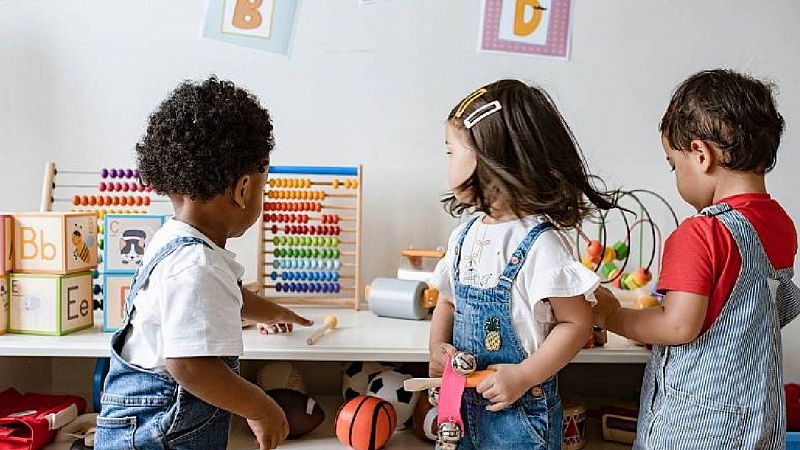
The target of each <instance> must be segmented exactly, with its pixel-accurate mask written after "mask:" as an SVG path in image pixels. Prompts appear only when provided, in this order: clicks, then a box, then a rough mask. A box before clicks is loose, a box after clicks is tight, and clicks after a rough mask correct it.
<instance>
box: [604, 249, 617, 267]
mask: <svg viewBox="0 0 800 450" xmlns="http://www.w3.org/2000/svg"><path fill="white" fill-rule="evenodd" d="M616 259H617V252H615V251H614V249H613V248H611V247H606V250H605V252H604V253H603V264H608V263H613V262H614V260H616Z"/></svg>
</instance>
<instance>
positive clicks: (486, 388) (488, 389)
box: [475, 364, 531, 412]
mask: <svg viewBox="0 0 800 450" xmlns="http://www.w3.org/2000/svg"><path fill="white" fill-rule="evenodd" d="M488 369H493V370H494V371H495V373H494V375H492V376H490V377H488V378H486V379H485V380H483V381H481V382H480V384H478V386H477V387H476V388H475V389H476V390H477V391H478V393H479V394H482V395H483V398H485V399H487V400H489V401H490V402H492V404H491V405H489V406H487V407H486V409H487V410H488V411H494V412H497V411H502V410H504V409H506V408H508V407H509V406H511V405H513V404H514V402H516V401H517V400H518V399H519V398H520V397H522V395H523V394H525V391H527V390H528V389H530V388H531V386H530V383H529V382H528V381H527V380H526V377H525V371H524V370H522V367H520V366H519V364H497V365H493V366H489V367H488Z"/></svg>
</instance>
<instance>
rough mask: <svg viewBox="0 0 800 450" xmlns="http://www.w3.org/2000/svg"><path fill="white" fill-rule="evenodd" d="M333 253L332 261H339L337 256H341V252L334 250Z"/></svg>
mask: <svg viewBox="0 0 800 450" xmlns="http://www.w3.org/2000/svg"><path fill="white" fill-rule="evenodd" d="M333 253H334V257H333V258H334V259H339V256H341V254H342V252H340V251H339V249H338V248H337V249H336V250H334V251H333Z"/></svg>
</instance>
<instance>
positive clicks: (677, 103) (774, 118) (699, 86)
mask: <svg viewBox="0 0 800 450" xmlns="http://www.w3.org/2000/svg"><path fill="white" fill-rule="evenodd" d="M774 90H775V85H774V84H772V83H765V82H762V81H759V80H757V79H755V78H753V77H750V76H748V75H745V74H741V73H738V72H734V71H733V70H728V69H714V70H704V71H702V72H698V73H696V74H694V75H692V76H690V77H689V78H687V79H686V81H684V82H683V83H681V85H680V86H678V88H677V89H676V90H675V93H674V94H673V96H672V99H671V100H670V102H669V106H668V107H667V111H666V112H665V113H664V117H663V118H662V119H661V124H660V125H659V127H658V129H659V131H661V133H662V135H663V136H664V137H665V138H666V139H667V141H668V142H669V145H670V147H672V148H673V149H675V150H679V151H688V150H689V149H690V148H691V143H692V141H693V140H695V139H698V140H702V141H706V142H708V143H710V144H713V145H714V146H716V147H717V148H719V149H720V150H721V151H722V154H723V161H722V166H723V167H726V168H728V169H731V170H736V171H741V172H756V173H766V172H769V171H770V170H772V168H773V167H775V161H776V157H777V152H778V146H779V145H780V142H781V134H783V128H784V121H783V116H781V114H780V113H779V112H778V110H777V108H776V107H775V100H774V99H773V91H774Z"/></svg>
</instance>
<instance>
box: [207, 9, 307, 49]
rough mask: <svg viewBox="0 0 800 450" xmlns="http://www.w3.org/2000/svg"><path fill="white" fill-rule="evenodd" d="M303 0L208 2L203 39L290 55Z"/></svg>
mask: <svg viewBox="0 0 800 450" xmlns="http://www.w3.org/2000/svg"><path fill="white" fill-rule="evenodd" d="M299 9H300V0H209V1H208V12H207V13H206V23H205V26H204V27H203V37H206V38H209V39H216V40H219V41H223V42H228V43H231V44H236V45H243V46H245V47H251V48H255V49H258V50H263V51H267V52H272V53H277V54H280V55H284V56H288V55H289V50H290V49H291V44H292V37H293V35H294V29H295V24H296V21H297V16H298V10H299Z"/></svg>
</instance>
